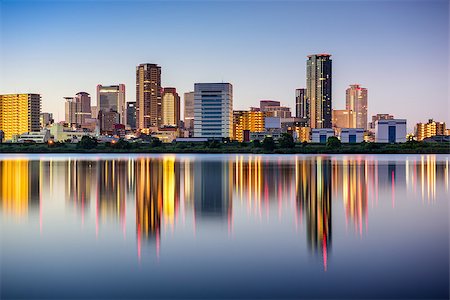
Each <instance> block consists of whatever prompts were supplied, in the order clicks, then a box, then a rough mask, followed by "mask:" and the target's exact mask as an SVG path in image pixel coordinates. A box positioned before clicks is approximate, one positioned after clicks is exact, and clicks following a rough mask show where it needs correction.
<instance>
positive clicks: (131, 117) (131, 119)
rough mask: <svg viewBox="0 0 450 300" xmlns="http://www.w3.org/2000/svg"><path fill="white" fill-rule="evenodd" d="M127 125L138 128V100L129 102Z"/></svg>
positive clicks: (133, 128)
mask: <svg viewBox="0 0 450 300" xmlns="http://www.w3.org/2000/svg"><path fill="white" fill-rule="evenodd" d="M127 125H128V126H130V128H131V130H135V129H136V102H127Z"/></svg>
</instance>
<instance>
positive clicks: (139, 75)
mask: <svg viewBox="0 0 450 300" xmlns="http://www.w3.org/2000/svg"><path fill="white" fill-rule="evenodd" d="M160 125H161V67H160V66H158V65H156V64H140V65H139V66H137V67H136V127H137V128H138V129H144V128H154V129H155V130H156V129H157V128H159V126H160Z"/></svg>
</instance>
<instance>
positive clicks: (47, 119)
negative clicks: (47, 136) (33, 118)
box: [39, 112, 53, 128]
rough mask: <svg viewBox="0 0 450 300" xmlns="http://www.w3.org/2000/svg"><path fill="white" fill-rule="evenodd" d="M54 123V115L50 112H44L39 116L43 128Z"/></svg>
mask: <svg viewBox="0 0 450 300" xmlns="http://www.w3.org/2000/svg"><path fill="white" fill-rule="evenodd" d="M52 122H53V114H52V113H48V112H43V113H41V114H40V115H39V124H40V126H41V128H45V127H46V126H47V125H50V124H51V123H52Z"/></svg>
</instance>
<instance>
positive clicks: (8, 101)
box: [0, 94, 41, 140]
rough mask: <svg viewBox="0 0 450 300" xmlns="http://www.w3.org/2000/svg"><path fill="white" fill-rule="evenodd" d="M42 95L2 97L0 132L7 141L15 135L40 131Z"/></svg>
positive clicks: (0, 101)
mask: <svg viewBox="0 0 450 300" xmlns="http://www.w3.org/2000/svg"><path fill="white" fill-rule="evenodd" d="M40 113H41V95H39V94H9V95H0V130H1V131H3V134H4V138H5V140H10V139H12V137H13V136H14V135H19V134H22V133H25V132H33V131H39V130H40V124H39V115H40Z"/></svg>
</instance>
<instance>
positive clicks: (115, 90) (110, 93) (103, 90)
mask: <svg viewBox="0 0 450 300" xmlns="http://www.w3.org/2000/svg"><path fill="white" fill-rule="evenodd" d="M97 107H98V110H99V111H100V110H102V111H103V112H107V111H111V110H113V111H116V112H118V113H119V123H120V124H127V120H126V119H127V114H126V102H125V84H118V85H101V84H99V85H97Z"/></svg>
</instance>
